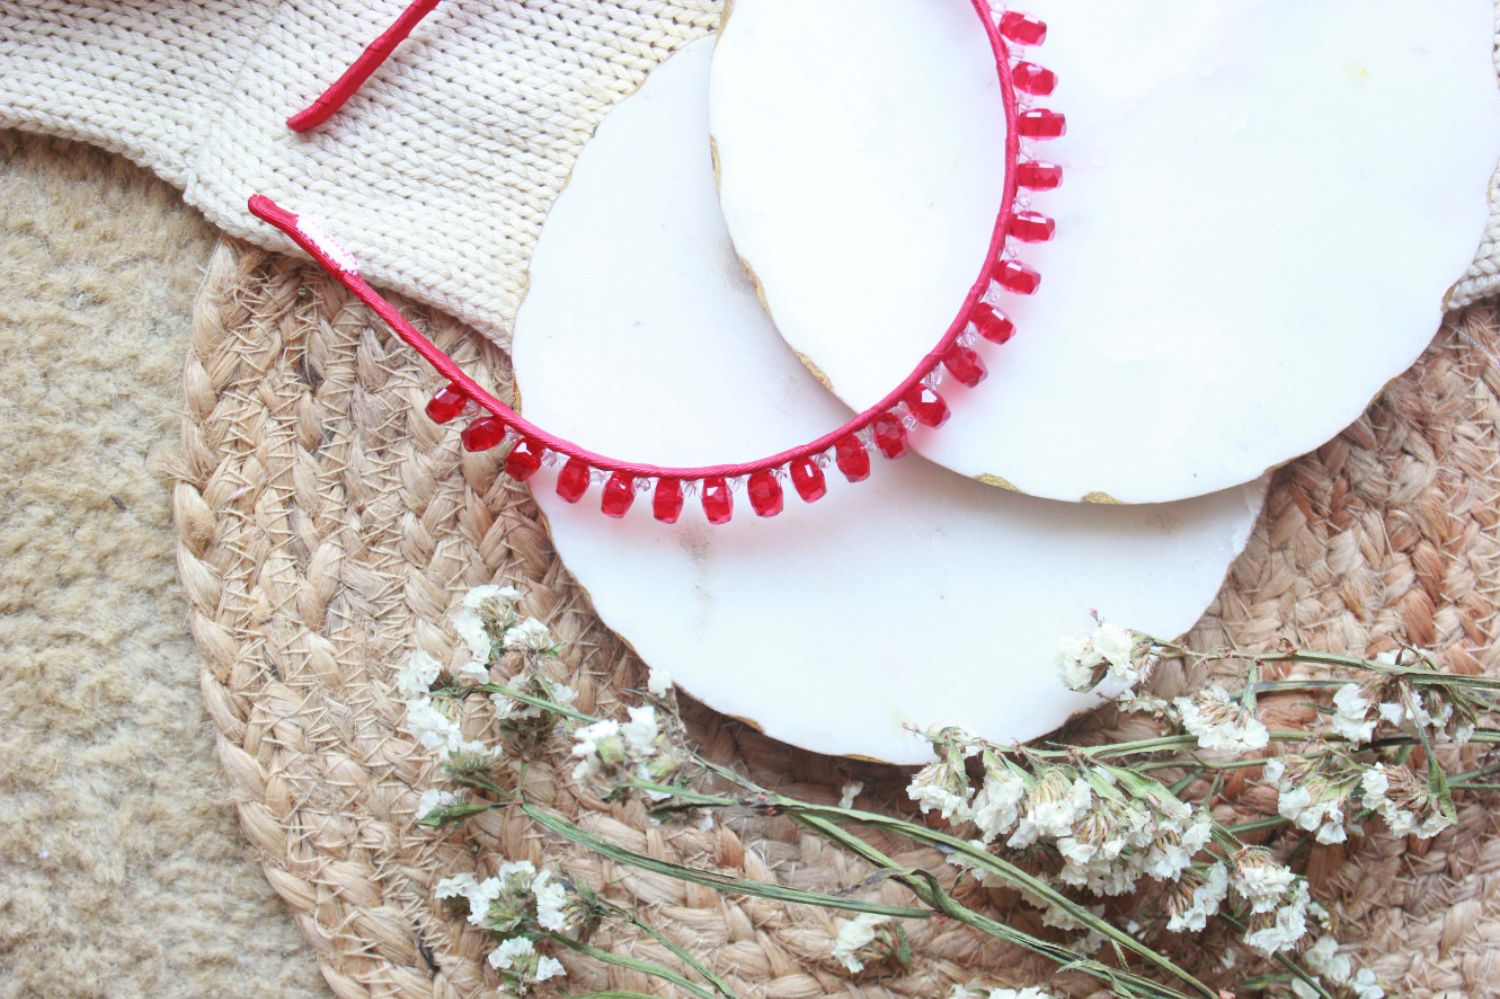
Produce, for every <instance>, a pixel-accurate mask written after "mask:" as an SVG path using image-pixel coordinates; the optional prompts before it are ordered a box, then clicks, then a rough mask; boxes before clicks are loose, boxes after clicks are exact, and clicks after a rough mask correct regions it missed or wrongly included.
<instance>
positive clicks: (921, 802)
mask: <svg viewBox="0 0 1500 999" xmlns="http://www.w3.org/2000/svg"><path fill="white" fill-rule="evenodd" d="M971 794H972V789H971V788H970V787H969V779H968V776H967V775H966V774H965V773H964V771H963V763H962V760H961V759H959V760H957V761H955V760H953V759H947V760H942V761H939V762H937V763H933V764H929V765H928V766H925V767H923V768H922V769H921V770H919V771H917V774H916V776H915V777H913V778H912V779H911V783H910V784H908V785H907V786H906V796H907V797H908V798H910V799H911V800H912V801H915V802H916V803H917V806H918V807H919V808H921V809H922V814H923V815H926V814H927V813H928V812H931V811H934V810H936V811H937V812H938V814H939V815H940V816H941V817H942V818H943V819H945V820H948V821H954V820H957V821H962V820H964V819H966V818H968V817H969V797H970V795H971Z"/></svg>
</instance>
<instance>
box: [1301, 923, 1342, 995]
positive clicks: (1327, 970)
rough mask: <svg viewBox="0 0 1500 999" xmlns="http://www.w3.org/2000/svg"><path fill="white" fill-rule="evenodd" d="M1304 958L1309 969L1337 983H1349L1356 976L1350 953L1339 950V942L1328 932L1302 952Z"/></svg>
mask: <svg viewBox="0 0 1500 999" xmlns="http://www.w3.org/2000/svg"><path fill="white" fill-rule="evenodd" d="M1302 960H1303V962H1304V963H1306V965H1307V968H1308V970H1309V971H1311V972H1312V973H1313V974H1315V975H1321V976H1322V977H1324V978H1327V979H1328V980H1329V981H1331V982H1333V983H1334V984H1335V985H1344V984H1347V983H1348V982H1349V981H1351V980H1352V979H1353V978H1354V961H1353V960H1352V959H1351V958H1350V957H1349V955H1348V954H1342V953H1340V952H1339V942H1338V941H1337V940H1335V939H1334V938H1333V937H1332V936H1331V935H1329V934H1327V933H1325V934H1323V935H1322V936H1321V937H1319V938H1318V939H1317V940H1315V941H1314V942H1313V945H1312V946H1311V947H1309V948H1307V950H1305V951H1303V952H1302Z"/></svg>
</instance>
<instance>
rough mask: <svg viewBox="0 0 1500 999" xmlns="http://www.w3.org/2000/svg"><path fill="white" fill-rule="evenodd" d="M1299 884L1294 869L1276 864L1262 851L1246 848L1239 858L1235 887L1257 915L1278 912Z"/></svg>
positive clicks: (1236, 865) (1236, 867)
mask: <svg viewBox="0 0 1500 999" xmlns="http://www.w3.org/2000/svg"><path fill="white" fill-rule="evenodd" d="M1296 880H1297V875H1295V874H1293V873H1292V872H1291V869H1290V868H1287V867H1283V866H1282V865H1280V864H1278V863H1276V862H1275V861H1274V860H1272V859H1271V855H1270V854H1269V853H1267V852H1266V851H1264V850H1262V849H1260V848H1259V847H1253V846H1252V847H1246V848H1245V849H1243V850H1241V851H1239V853H1237V854H1236V855H1235V858H1234V876H1233V878H1232V879H1231V884H1232V885H1233V886H1234V890H1235V891H1236V892H1237V893H1238V894H1239V896H1240V897H1241V898H1243V899H1244V900H1245V901H1246V902H1247V903H1249V905H1250V911H1251V912H1253V913H1260V912H1269V911H1271V910H1272V909H1274V908H1276V906H1277V904H1278V903H1279V902H1280V901H1281V898H1282V896H1283V895H1285V894H1286V892H1287V889H1288V888H1290V887H1291V886H1292V884H1293V882H1295V881H1296Z"/></svg>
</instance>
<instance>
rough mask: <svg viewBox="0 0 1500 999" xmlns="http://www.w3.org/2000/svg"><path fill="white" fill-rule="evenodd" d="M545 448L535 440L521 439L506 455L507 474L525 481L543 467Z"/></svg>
mask: <svg viewBox="0 0 1500 999" xmlns="http://www.w3.org/2000/svg"><path fill="white" fill-rule="evenodd" d="M542 452H543V448H542V446H541V445H540V444H538V443H537V442H536V441H533V440H521V441H517V442H516V446H515V447H513V448H511V449H510V454H508V455H506V456H505V474H506V475H509V476H510V477H511V478H513V479H515V480H516V481H517V482H525V481H526V480H527V479H529V478H531V477H532V476H533V475H535V474H536V470H537V469H539V468H541V467H542Z"/></svg>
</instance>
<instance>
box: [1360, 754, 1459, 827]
mask: <svg viewBox="0 0 1500 999" xmlns="http://www.w3.org/2000/svg"><path fill="white" fill-rule="evenodd" d="M1360 790H1361V791H1362V792H1363V794H1362V799H1363V802H1364V806H1365V807H1366V808H1369V809H1373V810H1374V811H1376V812H1378V813H1379V814H1380V817H1381V818H1382V819H1384V820H1385V824H1386V827H1387V828H1388V829H1390V831H1391V832H1393V833H1395V834H1396V835H1397V836H1406V835H1415V836H1419V837H1421V838H1422V839H1431V838H1432V837H1433V836H1436V835H1437V834H1438V833H1440V832H1442V831H1443V830H1444V829H1447V828H1448V827H1449V826H1451V825H1453V819H1452V818H1451V817H1449V816H1448V815H1447V814H1446V813H1445V812H1444V811H1443V808H1442V804H1441V802H1439V801H1438V800H1437V799H1436V798H1434V797H1433V795H1432V793H1431V792H1430V791H1428V789H1427V785H1426V784H1424V783H1423V782H1422V781H1421V780H1420V779H1419V778H1418V777H1417V775H1416V774H1414V773H1412V772H1411V771H1410V770H1409V769H1407V768H1406V767H1387V766H1386V765H1385V764H1384V763H1377V764H1375V765H1374V766H1373V767H1370V768H1369V769H1368V770H1366V771H1365V772H1364V774H1362V775H1361V777H1360Z"/></svg>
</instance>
